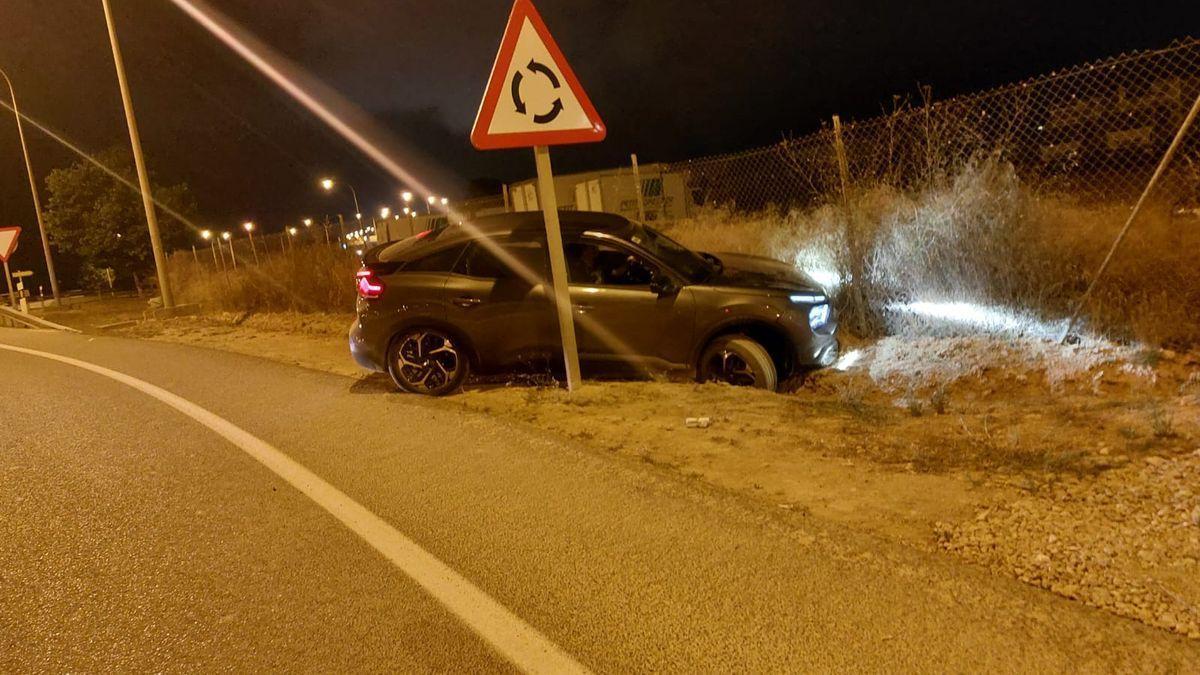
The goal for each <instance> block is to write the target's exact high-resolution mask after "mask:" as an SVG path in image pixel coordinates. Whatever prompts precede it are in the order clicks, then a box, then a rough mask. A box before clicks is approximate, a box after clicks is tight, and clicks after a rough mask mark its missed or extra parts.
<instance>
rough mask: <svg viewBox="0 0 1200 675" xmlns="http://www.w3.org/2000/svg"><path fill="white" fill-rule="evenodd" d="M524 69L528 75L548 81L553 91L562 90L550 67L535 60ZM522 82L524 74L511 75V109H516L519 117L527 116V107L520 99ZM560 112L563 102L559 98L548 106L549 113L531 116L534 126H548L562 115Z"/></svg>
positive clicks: (518, 72)
mask: <svg viewBox="0 0 1200 675" xmlns="http://www.w3.org/2000/svg"><path fill="white" fill-rule="evenodd" d="M526 69H527V70H529V72H530V73H533V74H535V75H542V76H543V77H545V78H546V79H547V80H549V81H550V87H551V88H553V89H554V90H556V91H557V90H558V89H560V88H562V83H560V82H559V81H558V76H557V75H555V74H554V71H553V70H551V69H550V67H549V66H547V65H546V64H544V63H538V62H537V60H536V59H535V60H531V61H530V62H529V65H528V66H526ZM524 81H525V73H523V72H521V71H520V70H518V71H517V72H516V73H515V74H514V75H513V80H512V100H513V107H514V108H515V109H516V111H517V114H520V115H528V114H529V112H528V107H527V106H526V105H525V100H524V99H522V98H521V83H522V82H524ZM562 111H563V101H562V97H561V96H560V97H558V98H555V99H554V103H552V104H551V105H550V111H549V112H546V113H535V114H534V115H533V123H534V124H549V123H551V122H553V121H554V120H556V119H558V116H559V115H561V114H562Z"/></svg>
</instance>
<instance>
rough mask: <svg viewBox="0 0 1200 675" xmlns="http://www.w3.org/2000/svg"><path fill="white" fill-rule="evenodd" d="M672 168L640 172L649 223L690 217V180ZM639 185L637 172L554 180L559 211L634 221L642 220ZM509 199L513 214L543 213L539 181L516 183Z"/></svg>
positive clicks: (651, 166) (596, 173)
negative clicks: (635, 176)
mask: <svg viewBox="0 0 1200 675" xmlns="http://www.w3.org/2000/svg"><path fill="white" fill-rule="evenodd" d="M669 168H670V167H669V166H668V165H666V164H647V165H644V166H642V167H641V169H640V174H641V179H642V201H643V203H644V205H645V209H646V221H647V222H651V223H653V222H658V221H663V220H675V219H678V218H686V217H688V215H689V209H690V208H691V202H690V200H689V198H688V190H687V181H686V177H685V176H684V174H681V173H671V172H670V171H669ZM635 183H636V181H635V180H634V177H633V170H632V169H629V168H620V169H609V170H606V171H590V172H587V173H575V174H566V175H561V176H555V177H554V187H555V193H556V196H557V197H558V208H559V209H562V210H564V211H603V212H605V213H615V214H618V215H621V216H625V217H626V218H629V219H630V220H637V219H638V217H639V214H638V201H637V187H636V185H635ZM509 199H510V207H511V208H512V210H513V211H536V210H538V209H540V208H541V205H540V204H539V202H538V189H537V181H536V180H527V181H523V182H520V183H513V184H512V185H511V186H509Z"/></svg>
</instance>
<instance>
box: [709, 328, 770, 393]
mask: <svg viewBox="0 0 1200 675" xmlns="http://www.w3.org/2000/svg"><path fill="white" fill-rule="evenodd" d="M698 376H699V379H700V381H701V382H724V383H726V384H731V385H733V386H739V387H753V388H755V389H766V390H768V391H777V390H778V389H779V373H778V371H777V370H776V368H775V361H774V360H772V359H771V355H770V354H769V353H768V352H767V350H766V349H765V348H764V347H763V346H762V345H760V344H759V343H757V342H755V341H754V340H753V339H751V338H748V337H746V336H745V335H727V336H725V337H719V338H717V339H716V340H713V342H712V344H710V345H709V346H708V348H707V349H705V350H704V354H703V355H702V356H701V357H700V367H699V369H698Z"/></svg>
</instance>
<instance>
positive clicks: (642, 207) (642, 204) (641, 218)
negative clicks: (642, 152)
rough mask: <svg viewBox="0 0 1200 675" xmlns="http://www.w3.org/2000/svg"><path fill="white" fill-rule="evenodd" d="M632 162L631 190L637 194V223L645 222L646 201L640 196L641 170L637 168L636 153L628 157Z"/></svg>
mask: <svg viewBox="0 0 1200 675" xmlns="http://www.w3.org/2000/svg"><path fill="white" fill-rule="evenodd" d="M630 160H631V161H632V162H633V189H634V191H635V192H636V194H637V207H638V222H642V223H644V222H646V199H645V196H644V195H643V194H642V170H641V169H640V168H639V167H638V158H637V153H636V152H635V153H633V154H632V155H630Z"/></svg>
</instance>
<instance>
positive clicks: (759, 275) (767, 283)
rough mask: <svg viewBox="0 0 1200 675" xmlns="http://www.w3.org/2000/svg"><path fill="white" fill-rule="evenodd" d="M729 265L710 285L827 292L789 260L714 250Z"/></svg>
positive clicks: (723, 262)
mask: <svg viewBox="0 0 1200 675" xmlns="http://www.w3.org/2000/svg"><path fill="white" fill-rule="evenodd" d="M713 255H715V256H716V257H717V258H719V259H720V260H721V263H722V264H723V265H724V266H725V268H724V269H723V270H721V273H720V274H718V275H717V276H715V277H713V278H712V279H711V280H709V283H710V284H714V285H721V286H736V287H739V288H762V289H769V290H780V291H798V292H809V293H824V292H825V289H823V288H821V285H820V284H818V283H817V282H815V281H813V280H812V279H811V278H810V277H809V276H808V275H807V274H805V273H804V272H801V271H800V270H798V269H796V268H795V267H794V266H792V265H789V264H787V263H783V262H779V261H778V260H772V259H770V258H763V257H760V256H755V255H744V254H741V253H714V254H713Z"/></svg>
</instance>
